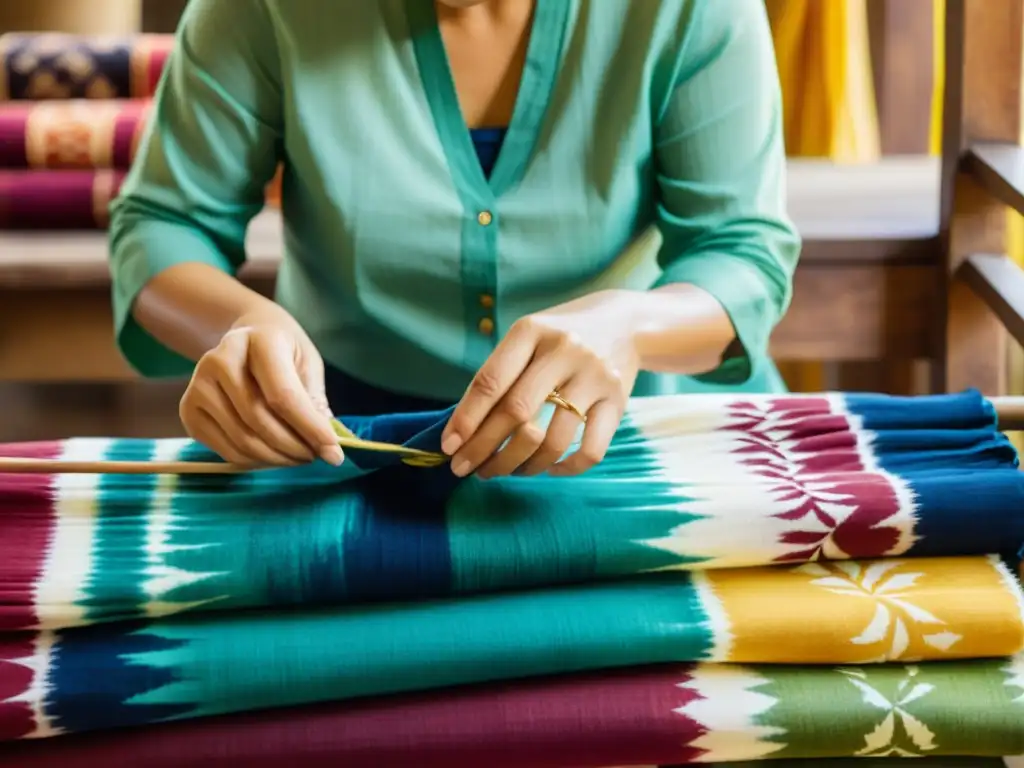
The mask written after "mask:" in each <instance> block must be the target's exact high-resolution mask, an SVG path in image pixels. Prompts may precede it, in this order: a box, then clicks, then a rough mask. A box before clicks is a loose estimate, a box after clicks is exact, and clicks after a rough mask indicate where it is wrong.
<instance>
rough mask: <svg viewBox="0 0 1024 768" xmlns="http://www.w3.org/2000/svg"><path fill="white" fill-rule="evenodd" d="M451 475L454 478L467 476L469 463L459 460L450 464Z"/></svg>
mask: <svg viewBox="0 0 1024 768" xmlns="http://www.w3.org/2000/svg"><path fill="white" fill-rule="evenodd" d="M452 474H453V475H455V476H456V477H465V476H466V475H468V474H469V461H468V460H467V459H459V460H458V461H453V462H452Z"/></svg>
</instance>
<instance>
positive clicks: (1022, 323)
mask: <svg viewBox="0 0 1024 768" xmlns="http://www.w3.org/2000/svg"><path fill="white" fill-rule="evenodd" d="M957 277H958V278H959V279H960V280H962V281H963V282H965V283H966V284H967V285H969V286H970V287H971V290H973V291H974V292H975V293H976V294H978V296H979V297H980V298H981V299H982V300H983V301H984V302H985V304H986V305H987V306H988V307H989V309H991V310H992V311H993V312H994V313H995V314H996V316H997V317H998V318H999V319H1000V321H1002V323H1003V325H1004V326H1005V327H1006V330H1008V331H1009V332H1010V335H1011V336H1013V338H1014V339H1016V341H1017V343H1018V344H1021V345H1024V270H1022V269H1021V268H1020V267H1019V266H1017V265H1016V264H1014V263H1013V261H1012V260H1011V259H1009V258H1008V257H1007V256H998V255H986V254H975V255H973V256H969V257H968V258H967V260H966V261H965V262H964V263H963V266H961V267H960V270H959V271H958V272H957Z"/></svg>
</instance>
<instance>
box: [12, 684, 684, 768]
mask: <svg viewBox="0 0 1024 768" xmlns="http://www.w3.org/2000/svg"><path fill="white" fill-rule="evenodd" d="M687 679H688V678H687V674H686V668H685V667H681V666H661V667H648V668H642V669H632V670H624V671H621V672H613V673H604V674H601V675H585V676H574V677H559V678H548V679H544V680H533V681H522V682H518V683H516V684H511V685H492V686H480V687H474V688H463V689H456V690H449V691H445V692H443V693H439V694H435V695H420V696H403V697H390V698H387V699H374V700H367V701H364V702H356V703H349V704H345V705H331V706H317V707H302V708H294V709H285V710H273V711H266V712H259V713H248V714H246V715H238V716H229V717H219V718H209V719H206V720H202V719H200V720H191V721H188V722H180V723H171V724H166V725H161V726H152V727H146V728H139V729H132V730H124V731H120V732H109V731H108V732H104V733H96V734H90V735H87V736H67V737H61V736H58V737H55V738H49V739H44V740H41V741H38V742H32V741H30V742H21V743H20V744H17V745H13V746H5V747H3V748H0V765H11V766H18V768H92V767H93V766H103V768H138V767H139V766H144V768H216V767H218V766H232V768H235V767H237V766H244V767H245V768H281V766H286V765H294V766H302V768H337V767H338V766H345V768H409V766H416V768H481V766H486V768H602V767H603V766H615V765H620V766H633V765H657V764H669V763H684V762H688V761H691V760H693V759H695V758H698V757H699V756H700V755H701V750H699V749H696V748H694V747H691V746H689V744H690V743H691V742H692V741H693V740H694V739H697V738H699V737H700V736H701V735H703V733H704V731H703V729H702V728H701V727H700V726H699V725H698V724H697V723H696V722H694V721H693V720H691V719H689V718H687V717H686V716H684V715H680V714H678V713H677V712H676V710H678V709H679V708H680V707H682V706H684V705H685V704H687V703H688V701H689V700H691V699H692V697H693V696H694V694H693V693H692V692H691V691H688V690H686V689H684V688H682V687H681V684H682V683H685V682H686V681H687Z"/></svg>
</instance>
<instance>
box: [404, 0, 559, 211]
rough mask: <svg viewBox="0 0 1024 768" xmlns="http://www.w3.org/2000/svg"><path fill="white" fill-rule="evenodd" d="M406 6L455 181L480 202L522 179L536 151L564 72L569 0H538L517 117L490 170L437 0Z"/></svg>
mask: <svg viewBox="0 0 1024 768" xmlns="http://www.w3.org/2000/svg"><path fill="white" fill-rule="evenodd" d="M406 12H407V14H408V18H409V26H410V29H411V31H412V40H413V49H414V51H415V56H416V64H417V67H418V68H419V72H420V79H421V81H422V85H423V89H424V91H425V94H426V98H427V103H428V104H429V105H430V111H431V114H432V116H433V118H434V126H435V128H436V129H437V133H438V138H439V139H440V141H441V145H442V147H443V148H444V152H445V156H446V157H447V159H448V165H449V168H450V169H451V172H452V175H453V177H454V181H455V183H456V185H457V186H459V187H460V188H461V189H462V190H464V191H466V192H468V191H470V190H472V191H473V192H474V193H475V194H473V195H472V197H473V198H475V199H476V200H477V201H479V202H485V201H487V200H493V199H495V198H497V197H499V196H501V194H502V193H503V192H504V191H505V190H507V189H509V188H510V187H512V186H514V185H515V184H517V183H518V182H519V180H520V179H521V178H522V176H523V173H524V171H525V170H526V166H527V163H528V162H529V160H530V157H531V156H532V154H533V150H534V147H535V146H536V143H537V138H538V136H539V135H540V131H541V128H542V125H543V122H544V116H545V114H546V113H547V108H548V104H549V102H550V101H551V94H552V92H553V91H554V89H555V81H556V79H557V77H558V69H559V64H560V60H561V55H562V41H563V38H564V36H565V29H566V25H567V22H568V19H569V0H537V5H536V8H535V9H534V13H533V20H532V22H531V27H530V40H529V42H528V43H527V48H526V61H525V62H524V64H523V74H522V79H521V80H520V84H519V92H518V94H517V95H516V101H515V106H514V107H513V109H512V119H511V120H510V121H509V125H508V128H507V130H506V132H505V138H504V140H503V142H502V145H501V149H500V150H499V152H498V158H497V160H496V161H495V164H494V168H493V169H492V170H491V173H490V176H488V175H487V174H485V173H484V169H483V167H482V166H481V164H480V158H479V156H478V155H477V153H476V147H475V146H474V144H473V136H472V133H471V131H470V128H469V126H468V125H467V124H466V120H465V118H464V116H463V114H462V107H461V105H460V104H459V96H458V91H457V90H456V87H455V78H454V76H453V75H452V71H451V64H450V62H449V60H448V52H447V50H446V49H445V45H444V38H443V37H442V36H441V28H440V26H439V24H438V19H437V9H436V8H435V7H434V3H433V0H406Z"/></svg>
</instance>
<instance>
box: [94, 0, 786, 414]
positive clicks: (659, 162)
mask: <svg viewBox="0 0 1024 768" xmlns="http://www.w3.org/2000/svg"><path fill="white" fill-rule="evenodd" d="M281 161H283V163H284V168H285V173H284V182H283V203H282V212H283V217H284V225H285V253H284V254H283V261H282V265H281V269H280V273H279V278H278V286H277V300H278V301H279V302H280V303H281V304H282V305H283V306H285V307H286V308H287V309H288V310H289V311H290V312H292V313H293V314H294V315H295V317H296V318H297V319H298V321H299V322H300V323H301V324H302V325H303V327H305V328H306V330H307V331H308V332H309V334H310V336H311V338H312V339H313V341H314V342H315V343H316V344H317V346H318V347H319V349H320V350H321V352H322V354H323V356H324V359H325V360H326V361H327V362H328V363H329V364H331V365H333V366H335V367H337V368H339V369H340V370H341V371H343V372H345V373H348V374H349V375H352V376H354V377H356V378H359V379H362V380H363V381H365V382H367V383H369V384H372V385H375V386H379V387H384V388H386V389H390V390H393V391H396V392H403V393H407V394H414V395H419V396H423V397H431V398H436V399H443V400H454V399H457V398H458V397H459V396H460V395H461V394H462V392H463V391H464V389H465V387H466V385H467V383H468V381H469V379H470V377H471V376H472V374H473V372H474V371H475V370H476V369H477V368H478V367H479V366H480V365H481V364H482V363H483V361H484V360H485V359H486V358H487V356H488V354H489V353H490V352H491V351H492V350H493V348H494V346H495V344H496V342H497V340H498V339H499V338H500V336H501V334H502V333H504V332H505V331H507V329H508V328H509V326H510V325H511V324H512V323H513V322H514V321H515V320H516V319H518V318H519V317H521V316H523V315H525V314H528V313H531V312H535V311H538V310H541V309H544V308H547V307H550V306H553V305H555V304H558V303H560V302H563V301H566V300H569V299H571V298H573V297H576V296H579V295H581V294H583V293H586V292H589V291H592V290H595V289H599V288H606V287H617V288H627V289H638V290H644V289H648V288H650V287H652V286H656V285H661V284H665V283H674V282H686V283H693V284H695V285H698V286H700V287H702V288H704V289H706V290H708V291H709V292H710V293H712V294H713V295H714V296H716V297H717V298H718V300H719V301H720V302H721V303H722V305H723V306H724V307H725V309H726V311H727V312H728V313H729V315H730V317H731V318H732V321H733V323H734V325H735V327H736V330H737V334H738V336H739V339H740V341H741V342H742V346H743V349H744V353H743V354H742V355H740V356H739V357H737V358H734V359H730V360H727V361H725V362H724V363H723V364H722V365H721V366H720V367H719V368H718V369H717V370H715V371H712V372H710V373H708V374H706V375H703V376H701V377H699V378H689V377H681V376H667V375H653V374H643V375H642V376H641V379H640V380H639V382H638V385H637V393H642V394H653V393H668V392H682V391H697V390H722V389H726V390H737V389H739V390H749V391H777V390H779V389H780V388H781V387H782V384H781V381H780V380H779V377H778V374H777V372H776V370H775V368H774V366H773V365H772V364H771V361H770V360H769V358H768V354H767V342H768V336H769V334H770V332H771V330H772V328H773V327H774V325H775V324H776V322H777V321H778V320H779V317H780V316H781V315H782V313H783V312H784V311H785V309H786V307H787V304H788V302H789V298H790V291H791V282H792V273H793V269H794V266H795V264H796V261H797V256H798V252H799V238H798V236H797V234H796V232H795V231H794V228H793V226H792V224H791V222H790V221H789V220H788V218H787V217H786V213H785V200H786V195H785V157H784V150H783V142H782V138H781V119H780V94H779V84H778V78H777V74H776V69H775V60H774V56H773V50H772V43H771V37H770V33H769V28H768V23H767V19H766V16H765V10H764V7H763V3H762V0H712V1H711V2H709V1H708V0H661V1H659V2H654V1H653V0H642V1H641V2H637V1H636V0H538V3H537V10H536V13H535V15H534V21H533V29H532V32H531V37H530V43H529V49H528V52H527V60H526V66H525V69H524V72H523V76H522V84H521V86H520V90H519V95H518V99H517V101H516V104H515V110H514V113H513V116H512V120H511V123H510V125H509V126H508V131H507V134H506V137H505V140H504V144H503V146H502V148H501V152H500V155H499V157H498V159H497V161H496V164H495V167H494V169H493V172H492V173H491V174H490V175H489V176H488V175H485V174H484V172H483V170H482V169H481V166H480V162H479V160H478V158H477V155H476V152H475V150H474V147H473V143H472V140H471V138H470V132H469V130H468V129H467V126H466V124H465V122H464V121H463V118H462V115H461V112H460V110H459V105H458V99H457V95H456V91H455V87H454V83H453V79H452V75H451V72H450V69H449V66H448V60H447V58H446V55H445V49H444V45H443V42H442V39H441V35H440V31H439V29H438V26H437V21H436V18H435V16H434V6H433V3H432V2H430V0H376V1H375V2H367V1H366V0H350V1H348V2H342V1H341V0H192V1H191V3H190V4H189V6H188V9H187V11H186V13H185V17H184V19H183V21H182V24H181V26H180V29H179V32H178V45H177V46H176V49H175V52H174V53H173V55H172V56H171V59H170V61H169V63H168V67H167V71H166V73H165V75H164V79H163V81H162V83H161V85H160V88H159V91H158V93H157V95H156V99H155V109H154V117H153V119H152V120H151V121H150V124H149V127H148V130H147V132H146V134H145V136H144V138H143V140H142V142H141V145H140V148H139V152H138V159H137V160H136V162H135V165H134V167H133V169H132V171H131V173H130V174H129V176H128V178H127V180H126V182H125V185H124V187H123V189H122V192H121V194H120V197H119V198H118V199H117V200H116V201H115V202H114V204H113V206H112V223H111V237H110V258H111V268H112V274H113V284H114V287H113V302H114V310H115V320H116V331H117V338H118V342H119V344H120V346H121V349H122V351H123V353H124V355H125V357H126V358H127V359H128V361H129V362H130V363H131V364H132V365H133V366H134V367H135V368H136V369H137V370H138V371H140V372H141V373H142V374H144V375H148V376H173V375H183V374H186V373H188V372H189V371H190V370H191V366H190V364H189V363H188V362H187V361H186V360H184V359H182V358H180V357H178V356H176V355H175V354H173V353H172V352H170V351H169V350H167V349H166V348H164V347H162V346H161V345H160V344H159V343H158V342H157V341H155V340H154V339H153V338H152V337H150V336H149V335H148V334H147V333H146V332H145V331H144V330H143V329H141V328H140V327H139V326H138V325H137V324H136V323H135V322H134V320H133V319H132V317H131V312H130V309H131V304H132V301H133V300H134V298H135V296H136V294H137V293H138V291H139V290H140V289H141V288H142V286H143V285H144V284H145V283H146V282H147V281H148V280H149V279H150V278H152V277H153V276H154V275H155V274H157V273H158V272H159V271H160V270H162V269H165V268H167V267H169V266H172V265H174V264H177V263H181V262H184V261H197V262H204V263H207V264H211V265H213V266H216V267H218V268H220V269H223V270H226V271H233V270H236V269H237V268H238V267H239V266H240V265H241V264H242V263H243V261H244V259H245V251H244V238H245V233H246V228H247V225H248V222H249V221H250V220H251V219H252V217H253V216H254V215H256V214H257V213H258V212H259V211H260V209H261V208H262V207H263V204H264V186H265V185H266V184H267V182H268V181H269V180H270V178H271V177H272V175H273V173H274V171H275V168H276V166H277V165H278V163H279V162H281ZM652 223H657V225H658V226H659V228H660V231H661V234H662V238H661V242H660V244H659V246H658V247H657V248H656V249H653V250H652V252H650V253H647V254H643V255H642V257H640V258H634V259H629V260H627V259H624V258H622V257H621V256H620V254H621V253H622V252H623V250H624V248H625V246H626V245H627V244H628V243H629V241H630V240H631V239H632V238H634V237H635V236H636V235H637V233H638V232H639V231H641V230H643V229H644V228H646V227H648V226H649V225H650V224H652Z"/></svg>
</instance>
